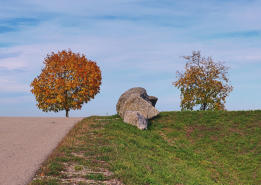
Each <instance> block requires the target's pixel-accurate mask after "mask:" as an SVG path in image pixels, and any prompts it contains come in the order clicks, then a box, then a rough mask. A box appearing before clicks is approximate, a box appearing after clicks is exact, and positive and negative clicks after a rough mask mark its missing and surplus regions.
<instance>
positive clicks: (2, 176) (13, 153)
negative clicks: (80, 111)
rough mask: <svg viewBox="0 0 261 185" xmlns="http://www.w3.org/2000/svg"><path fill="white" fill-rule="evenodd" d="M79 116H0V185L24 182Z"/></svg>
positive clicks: (22, 183) (17, 184)
mask: <svg viewBox="0 0 261 185" xmlns="http://www.w3.org/2000/svg"><path fill="white" fill-rule="evenodd" d="M81 119H82V118H50V117H48V118H46V117H0V184H1V185H24V184H27V183H29V182H30V181H31V178H32V177H33V175H34V173H35V172H36V170H37V169H38V168H39V167H40V165H41V163H42V162H43V161H44V160H45V159H46V158H47V157H48V155H49V154H51V152H52V150H53V149H55V147H56V146H57V145H58V144H59V142H60V141H61V140H62V138H63V137H64V136H65V135H66V134H67V133H68V131H69V130H70V129H71V128H72V127H73V126H74V125H75V124H76V123H77V122H78V121H80V120H81Z"/></svg>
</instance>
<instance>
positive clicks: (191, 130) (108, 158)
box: [32, 111, 261, 185]
mask: <svg viewBox="0 0 261 185" xmlns="http://www.w3.org/2000/svg"><path fill="white" fill-rule="evenodd" d="M260 153H261V111H235V112H226V111H220V112H208V111H206V112H203V111H197V112H162V113H160V115H159V116H158V117H157V118H155V119H153V120H151V121H150V126H149V129H148V130H145V131H141V130H138V129H137V128H136V127H134V126H131V125H127V124H125V123H123V122H122V120H121V119H120V118H119V117H118V116H106V117H97V116H93V117H88V118H86V119H84V120H83V121H81V122H79V123H78V124H77V125H76V126H75V127H74V128H73V129H72V130H71V131H70V133H69V134H68V135H67V136H66V138H65V139H64V140H63V141H62V143H61V144H60V145H59V147H58V148H57V149H56V150H55V151H54V153H53V154H52V155H51V157H50V158H49V159H48V160H47V161H46V162H45V164H44V165H43V167H42V168H41V169H40V170H39V171H38V175H37V176H36V180H34V181H32V184H62V183H67V184H70V183H71V182H77V184H91V183H93V184H95V183H96V184H113V183H116V182H118V183H119V182H121V183H123V184H126V185H127V184H137V185H142V184H144V185H148V184H155V185H160V184H162V185H167V184H170V185H173V184H184V185H186V184H207V185H209V184H236V185H238V184H244V185H245V184H249V185H250V184H251V185H252V184H261V165H260V164H261V155H260ZM72 184H73V183H72Z"/></svg>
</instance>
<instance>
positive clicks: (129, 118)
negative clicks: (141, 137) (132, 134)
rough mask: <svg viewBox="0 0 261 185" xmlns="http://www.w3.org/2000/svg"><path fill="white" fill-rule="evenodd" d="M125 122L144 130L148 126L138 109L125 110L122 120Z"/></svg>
mask: <svg viewBox="0 0 261 185" xmlns="http://www.w3.org/2000/svg"><path fill="white" fill-rule="evenodd" d="M123 121H124V122H125V123H129V124H131V125H134V126H136V127H138V128H139V129H141V130H144V129H146V128H147V127H148V120H147V119H146V118H144V116H142V115H141V114H140V113H139V112H138V111H126V112H125V116H124V120H123Z"/></svg>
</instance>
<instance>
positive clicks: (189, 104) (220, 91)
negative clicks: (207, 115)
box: [173, 51, 233, 110]
mask: <svg viewBox="0 0 261 185" xmlns="http://www.w3.org/2000/svg"><path fill="white" fill-rule="evenodd" d="M184 59H185V60H186V61H187V62H186V66H185V72H180V71H177V78H178V80H177V81H176V82H174V83H173V85H175V86H176V87H177V88H179V89H180V90H181V105H180V106H181V109H182V110H193V108H194V107H196V106H200V110H224V108H225V107H224V104H225V102H226V97H227V96H228V94H229V93H230V92H231V91H232V89H233V87H232V86H230V85H229V79H228V77H227V70H228V68H227V67H225V66H224V65H223V64H222V63H220V62H214V61H213V59H212V58H211V57H208V58H205V57H202V56H201V54H200V52H199V51H197V52H195V51H194V52H193V54H192V56H185V57H184Z"/></svg>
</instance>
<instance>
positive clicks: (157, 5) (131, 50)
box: [0, 0, 261, 117]
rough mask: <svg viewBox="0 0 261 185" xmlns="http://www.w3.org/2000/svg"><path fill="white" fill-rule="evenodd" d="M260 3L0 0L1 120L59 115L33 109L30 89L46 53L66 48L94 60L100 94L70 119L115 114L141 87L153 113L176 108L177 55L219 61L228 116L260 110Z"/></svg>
mask: <svg viewBox="0 0 261 185" xmlns="http://www.w3.org/2000/svg"><path fill="white" fill-rule="evenodd" d="M260 17H261V0H184V1H179V0H160V1H158V0H110V1H108V0H96V1H94V0H75V1H71V0H70V1H69V0H55V1H53V0H52V1H51V0H45V1H40V0H20V1H19V0H8V1H5V0H0V116H41V117H42V116H43V117H45V116H59V117H60V116H64V115H65V113H64V111H62V112H59V113H53V112H49V113H45V112H42V111H41V110H39V109H38V108H37V106H36V101H35V98H34V96H33V95H32V93H31V92H30V89H31V87H30V83H31V82H32V80H33V79H34V78H35V77H36V76H37V75H39V74H40V73H41V69H42V68H43V67H44V64H43V61H44V58H45V57H46V55H47V54H48V53H51V52H57V51H61V50H64V49H65V50H67V49H69V48H70V49H71V50H72V51H73V52H77V53H78V52H79V53H81V54H84V55H86V57H87V58H88V59H91V60H94V61H96V62H97V65H98V66H99V67H100V68H101V71H102V78H103V79H102V85H101V90H100V93H99V94H97V95H96V96H95V98H94V99H92V100H91V101H90V102H88V103H87V104H85V105H84V106H83V107H82V109H81V110H78V111H71V112H70V116H72V117H85V116H90V115H111V114H115V113H116V104H117V100H118V98H119V97H120V95H121V94H122V93H123V92H124V91H126V90H128V89H129V88H132V87H144V88H145V89H146V90H147V93H148V94H149V95H152V96H156V97H158V102H157V104H156V108H157V109H158V110H159V111H178V110H180V91H179V90H178V89H177V88H176V87H174V86H173V85H172V82H174V81H176V80H177V78H176V71H177V70H182V69H183V68H184V65H185V61H184V59H183V58H182V56H186V55H191V54H192V51H198V50H199V51H201V54H202V55H203V56H206V57H207V56H211V57H212V58H213V59H214V60H215V61H222V62H225V65H226V66H228V67H230V68H229V71H228V72H229V73H228V74H229V79H230V81H231V82H230V83H231V85H232V86H233V87H234V90H233V91H232V92H231V93H230V95H229V97H228V98H227V102H226V104H225V106H226V109H227V110H254V109H261V98H260V92H261V21H260Z"/></svg>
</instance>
